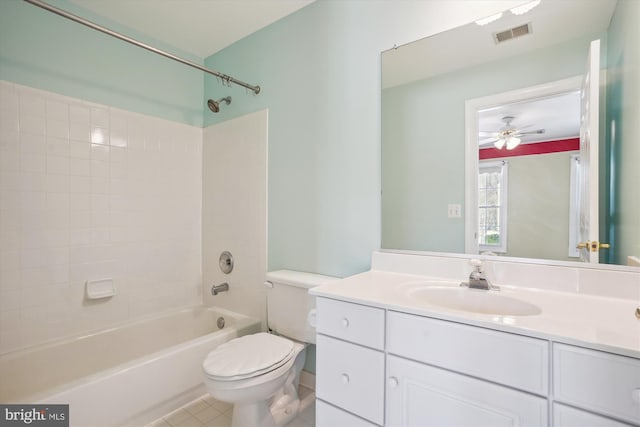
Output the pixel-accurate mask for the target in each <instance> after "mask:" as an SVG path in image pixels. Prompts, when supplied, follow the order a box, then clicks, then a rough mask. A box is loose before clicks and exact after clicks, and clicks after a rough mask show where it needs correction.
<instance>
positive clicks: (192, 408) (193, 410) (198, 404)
mask: <svg viewBox="0 0 640 427" xmlns="http://www.w3.org/2000/svg"><path fill="white" fill-rule="evenodd" d="M183 408H184V409H186V410H187V411H188V412H189V413H190V414H191V415H194V414H197V413H198V412H200V411H202V410H203V409H207V408H209V404H208V403H207V402H205V401H204V400H203V399H197V400H194V401H193V402H191V403H189V404H188V405H186V406H184V407H183Z"/></svg>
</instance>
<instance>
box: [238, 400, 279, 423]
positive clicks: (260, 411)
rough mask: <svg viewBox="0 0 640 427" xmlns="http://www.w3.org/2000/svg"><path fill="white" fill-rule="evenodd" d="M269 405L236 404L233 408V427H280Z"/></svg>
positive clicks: (258, 403)
mask: <svg viewBox="0 0 640 427" xmlns="http://www.w3.org/2000/svg"><path fill="white" fill-rule="evenodd" d="M267 403H268V402H267V401H261V402H253V403H236V404H235V405H234V406H233V416H232V417H231V427H248V426H252V427H253V426H255V427H278V426H277V425H276V423H275V421H274V419H273V415H271V411H270V410H269V406H268V405H267Z"/></svg>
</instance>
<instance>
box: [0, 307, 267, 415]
mask: <svg viewBox="0 0 640 427" xmlns="http://www.w3.org/2000/svg"><path fill="white" fill-rule="evenodd" d="M219 317H224V319H225V326H224V328H222V329H219V328H218V326H217V319H218V318H219ZM259 330H260V323H259V321H258V320H256V319H253V318H250V317H247V316H243V315H240V314H237V313H233V312H230V311H226V310H221V309H218V308H211V307H191V308H186V309H181V310H179V311H174V312H170V313H166V314H164V315H162V316H156V317H153V318H148V319H145V320H143V321H137V322H135V323H130V324H127V325H123V326H121V327H117V328H114V329H109V330H106V331H100V332H98V333H94V334H91V335H85V336H82V337H76V338H72V339H67V340H64V341H60V342H56V343H52V344H47V345H42V346H38V347H34V348H31V349H27V350H21V351H17V352H13V353H8V354H5V355H2V356H0V379H1V380H0V402H1V403H34V404H35V403H44V404H54V403H64V404H69V405H70V406H69V418H70V424H71V426H79V427H80V426H81V427H85V426H86V427H102V426H124V425H129V426H140V425H143V424H145V423H147V422H149V421H152V420H154V419H156V418H158V417H160V416H161V415H164V414H166V413H168V412H169V411H171V410H173V409H176V408H177V407H179V406H181V405H182V404H184V403H187V402H188V401H190V400H192V399H194V398H195V397H197V396H200V395H202V394H204V393H206V390H205V388H204V385H203V383H202V367H201V366H202V361H203V360H204V357H205V356H206V354H207V353H208V352H209V351H211V350H212V349H214V348H215V347H216V346H218V345H219V344H221V343H223V342H226V341H229V340H230V339H232V338H234V337H236V336H240V335H245V334H250V333H254V332H258V331H259Z"/></svg>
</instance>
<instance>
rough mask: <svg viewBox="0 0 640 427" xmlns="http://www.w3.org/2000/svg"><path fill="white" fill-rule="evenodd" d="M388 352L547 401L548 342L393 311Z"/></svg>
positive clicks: (389, 323) (388, 334) (389, 320)
mask: <svg viewBox="0 0 640 427" xmlns="http://www.w3.org/2000/svg"><path fill="white" fill-rule="evenodd" d="M387 317H388V320H387V350H388V352H389V353H393V354H395V355H398V356H403V357H407V358H410V359H413V360H417V361H420V362H425V363H429V364H431V365H436V366H440V367H443V368H446V369H450V370H453V371H457V372H461V373H464V374H468V375H472V376H474V377H478V378H482V379H487V380H489V381H494V382H497V383H500V384H504V385H508V386H510V387H514V388H518V389H521V390H525V391H529V392H532V393H536V394H539V395H547V393H548V389H549V385H548V377H549V374H548V372H549V344H548V342H547V341H544V340H540V339H536V338H529V337H523V336H521V335H514V334H509V333H505V332H498V331H492V330H489V329H484V328H478V327H475V326H468V325H463V324H460V323H454V322H448V321H443V320H436V319H432V318H429V317H421V316H414V315H410V314H404V313H398V312H392V311H390V312H389V313H388V316H387Z"/></svg>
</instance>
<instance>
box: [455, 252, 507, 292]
mask: <svg viewBox="0 0 640 427" xmlns="http://www.w3.org/2000/svg"><path fill="white" fill-rule="evenodd" d="M469 264H471V265H472V266H473V271H472V272H471V274H469V281H468V282H462V283H460V286H466V287H468V288H469V289H482V290H484V291H489V290H492V291H499V290H500V288H499V287H498V286H494V285H492V284H491V282H489V279H487V276H486V274H485V273H484V271H482V261H481V260H479V259H471V260H469Z"/></svg>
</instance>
